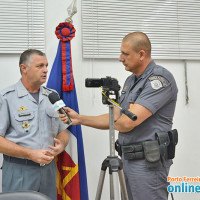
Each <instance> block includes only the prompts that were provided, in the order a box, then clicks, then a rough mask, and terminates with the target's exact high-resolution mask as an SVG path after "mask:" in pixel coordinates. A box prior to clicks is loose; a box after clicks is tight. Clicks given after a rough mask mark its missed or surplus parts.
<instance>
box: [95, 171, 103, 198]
mask: <svg viewBox="0 0 200 200" xmlns="http://www.w3.org/2000/svg"><path fill="white" fill-rule="evenodd" d="M105 174H106V171H104V170H101V173H100V177H99V183H98V187H97V193H96V198H95V200H100V199H101V193H102V189H103V183H104V179H105Z"/></svg>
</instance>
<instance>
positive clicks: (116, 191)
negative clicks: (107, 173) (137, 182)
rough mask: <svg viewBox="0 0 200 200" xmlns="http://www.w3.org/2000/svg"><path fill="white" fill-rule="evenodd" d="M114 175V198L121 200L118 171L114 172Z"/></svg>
mask: <svg viewBox="0 0 200 200" xmlns="http://www.w3.org/2000/svg"><path fill="white" fill-rule="evenodd" d="M112 177H113V197H114V198H113V200H120V191H119V181H118V180H119V179H118V173H117V172H112Z"/></svg>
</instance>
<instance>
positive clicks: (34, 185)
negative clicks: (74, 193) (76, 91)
mask: <svg viewBox="0 0 200 200" xmlns="http://www.w3.org/2000/svg"><path fill="white" fill-rule="evenodd" d="M19 65H20V71H21V74H22V78H21V80H19V81H18V82H17V83H16V84H14V85H12V86H10V87H8V88H5V89H3V90H1V91H0V119H1V121H0V153H3V154H4V161H3V171H2V191H3V192H11V191H28V190H32V191H37V192H41V193H43V194H45V195H47V196H49V197H50V198H51V199H52V200H55V199H57V188H56V183H57V181H56V180H57V173H56V172H57V170H56V163H55V160H54V157H55V156H56V155H58V154H59V153H61V152H62V151H63V150H64V149H65V147H66V145H67V144H68V140H69V136H68V132H67V131H66V128H67V125H65V124H63V122H62V121H61V120H60V118H59V115H58V113H56V112H55V111H54V110H53V108H52V104H51V103H50V101H49V99H48V94H50V93H51V92H52V91H51V89H48V88H46V87H43V86H41V85H42V84H43V83H45V82H46V79H47V72H48V70H47V66H48V62H47V59H46V56H45V54H44V53H43V52H41V51H39V50H35V49H30V50H26V51H25V52H23V53H22V54H21V56H20V62H19Z"/></svg>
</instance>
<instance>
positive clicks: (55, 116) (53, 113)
mask: <svg viewBox="0 0 200 200" xmlns="http://www.w3.org/2000/svg"><path fill="white" fill-rule="evenodd" d="M46 113H47V115H48V116H49V117H51V118H52V117H54V118H59V115H58V113H57V112H56V111H55V110H53V109H46Z"/></svg>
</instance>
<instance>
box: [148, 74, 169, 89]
mask: <svg viewBox="0 0 200 200" xmlns="http://www.w3.org/2000/svg"><path fill="white" fill-rule="evenodd" d="M149 80H150V81H151V87H152V88H153V89H154V90H158V89H159V88H161V87H167V82H166V80H165V79H164V78H163V77H162V76H152V77H150V78H149Z"/></svg>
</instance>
